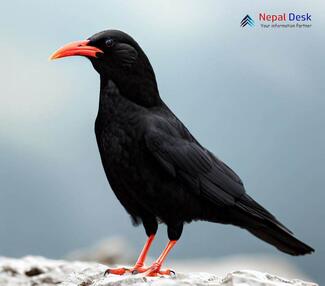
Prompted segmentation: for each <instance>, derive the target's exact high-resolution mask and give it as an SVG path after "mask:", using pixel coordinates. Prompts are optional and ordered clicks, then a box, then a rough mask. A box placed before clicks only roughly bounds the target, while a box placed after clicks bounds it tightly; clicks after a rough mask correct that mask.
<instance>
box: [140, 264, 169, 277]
mask: <svg viewBox="0 0 325 286" xmlns="http://www.w3.org/2000/svg"><path fill="white" fill-rule="evenodd" d="M143 274H144V276H150V277H155V276H175V272H174V271H173V270H170V269H164V270H162V269H161V265H159V264H158V263H153V264H152V265H151V266H150V267H148V268H147V269H146V270H145V271H144V272H143Z"/></svg>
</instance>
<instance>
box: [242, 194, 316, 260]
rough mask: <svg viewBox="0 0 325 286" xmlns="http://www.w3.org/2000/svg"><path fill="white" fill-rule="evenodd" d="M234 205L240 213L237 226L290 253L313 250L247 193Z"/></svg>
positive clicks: (304, 252)
mask: <svg viewBox="0 0 325 286" xmlns="http://www.w3.org/2000/svg"><path fill="white" fill-rule="evenodd" d="M236 205H237V206H238V209H239V211H240V213H241V215H242V216H241V219H240V220H239V221H238V226H240V227H243V228H246V229H247V230H248V231H249V232H251V233H252V234H254V235H255V236H257V237H258V238H260V239H262V240H264V241H265V242H268V243H270V244H272V245H273V246H275V247H276V248H277V249H279V250H281V251H283V252H285V253H288V254H290V255H305V254H309V253H312V252H314V249H313V248H312V247H310V246H308V245H307V244H305V243H303V242H302V241H300V240H298V239H297V238H295V237H294V236H293V233H292V232H291V231H290V230H289V229H288V228H286V227H285V226H284V225H283V224H281V223H280V222H279V221H278V220H277V219H276V218H275V217H274V216H273V215H272V214H271V213H270V212H268V211H267V210H266V209H265V208H263V207H262V206H261V205H260V204H258V203H257V202H255V201H254V200H253V199H252V198H251V197H249V196H248V195H247V194H245V195H244V197H242V198H240V200H239V201H237V203H236Z"/></svg>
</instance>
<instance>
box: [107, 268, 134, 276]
mask: <svg viewBox="0 0 325 286" xmlns="http://www.w3.org/2000/svg"><path fill="white" fill-rule="evenodd" d="M126 272H129V270H128V269H127V268H108V269H107V270H106V271H105V272H104V276H106V275H108V274H114V275H123V274H125V273H126Z"/></svg>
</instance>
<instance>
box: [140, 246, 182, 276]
mask: <svg viewBox="0 0 325 286" xmlns="http://www.w3.org/2000/svg"><path fill="white" fill-rule="evenodd" d="M176 242H177V240H170V241H169V242H168V244H167V246H166V248H165V249H164V251H163V252H162V253H161V254H160V256H159V257H158V259H157V260H156V261H155V262H154V263H153V264H152V265H151V266H150V267H149V268H148V269H147V270H146V271H145V272H144V274H145V275H146V276H159V275H171V274H172V273H173V271H172V270H170V269H166V270H161V266H162V264H163V263H164V261H165V259H166V257H167V255H168V253H169V252H170V251H171V249H172V248H173V247H174V245H175V244H176Z"/></svg>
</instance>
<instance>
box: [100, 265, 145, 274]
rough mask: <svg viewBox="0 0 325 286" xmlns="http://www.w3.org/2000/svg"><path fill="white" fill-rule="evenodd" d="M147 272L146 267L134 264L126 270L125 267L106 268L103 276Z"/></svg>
mask: <svg viewBox="0 0 325 286" xmlns="http://www.w3.org/2000/svg"><path fill="white" fill-rule="evenodd" d="M147 270H148V268H147V267H143V265H142V264H136V265H134V266H133V267H132V268H126V267H122V268H108V269H107V270H106V271H105V273H104V276H106V275H108V274H114V275H124V274H138V273H143V272H146V271H147Z"/></svg>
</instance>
